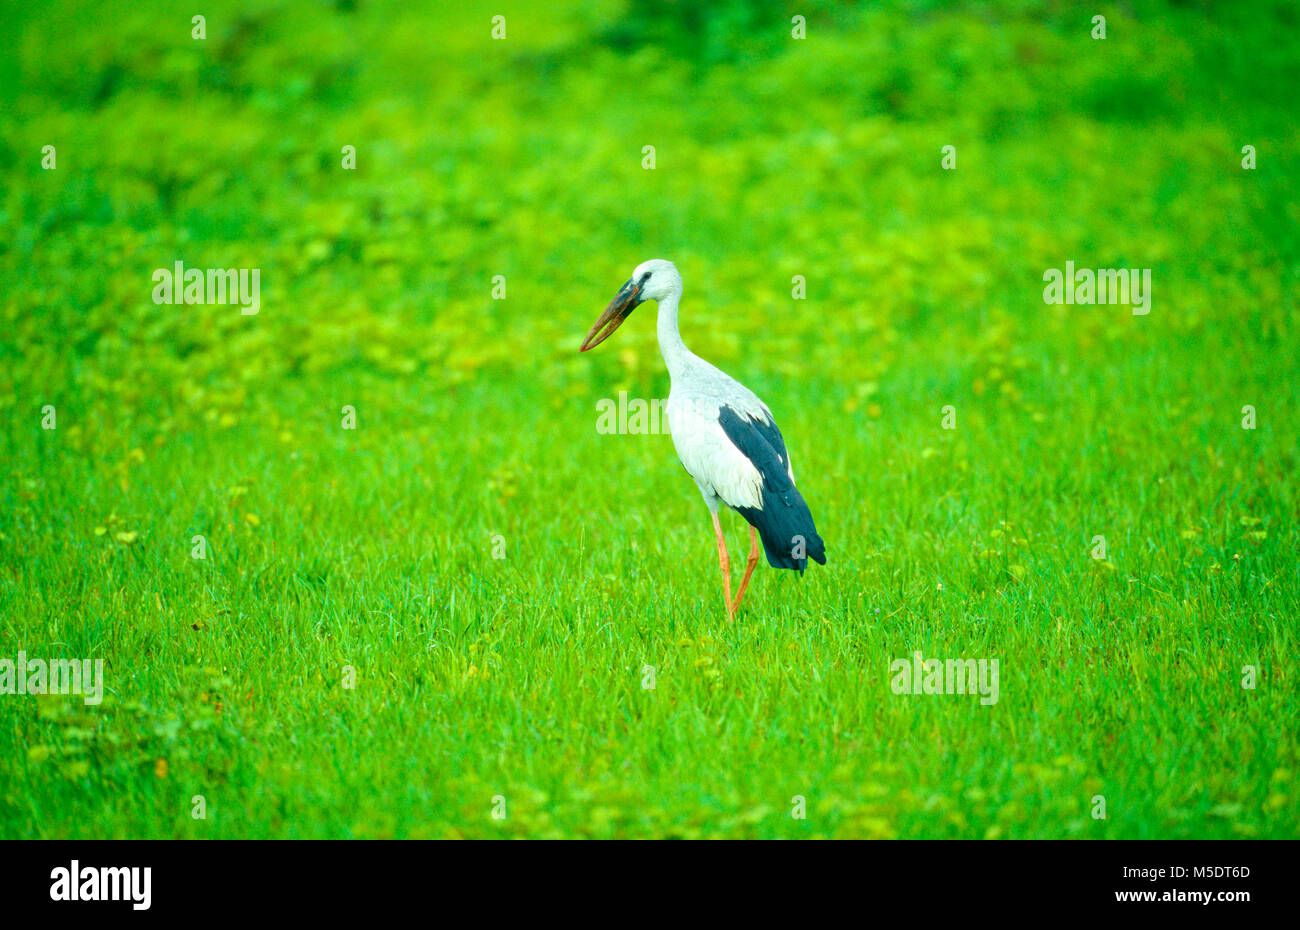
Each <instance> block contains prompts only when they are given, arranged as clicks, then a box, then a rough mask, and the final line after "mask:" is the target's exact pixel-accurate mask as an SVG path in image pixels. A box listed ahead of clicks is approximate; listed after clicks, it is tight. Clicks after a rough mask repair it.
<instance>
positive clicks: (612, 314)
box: [578, 278, 641, 352]
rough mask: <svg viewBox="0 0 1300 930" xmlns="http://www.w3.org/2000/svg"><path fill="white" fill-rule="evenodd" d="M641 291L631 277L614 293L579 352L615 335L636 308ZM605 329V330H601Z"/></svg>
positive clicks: (592, 347)
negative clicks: (615, 331)
mask: <svg viewBox="0 0 1300 930" xmlns="http://www.w3.org/2000/svg"><path fill="white" fill-rule="evenodd" d="M640 293H641V288H639V287H637V286H635V285H634V284H633V283H632V279H631V278H629V279H628V281H627V283H626V284H624V285H623V287H622V288H621V289H620V290H619V292H618V293H617V294H616V295H614V299H613V300H611V301H610V302H609V306H608V307H606V308H605V312H604V313H602V314H601V315H600V319H599V320H597V321H596V325H595V326H593V327H592V328H591V332H589V333H587V338H586V339H584V340H583V341H582V346H581V347H580V348H579V349H578V351H579V352H586V351H587V350H588V349H594V348H595V347H596V346H598V345H600V344H601V343H602V342H604V341H605V340H606V339H608V338H609V337H610V336H612V335H614V330H616V329H618V328H619V327H620V326H622V325H623V321H624V320H626V319H627V318H628V315H629V314H631V312H632V311H633V310H635V309H636V305H637V303H638V301H637V295H639V294H640ZM602 329H604V332H601V330H602Z"/></svg>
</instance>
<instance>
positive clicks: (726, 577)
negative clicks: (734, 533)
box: [713, 513, 736, 620]
mask: <svg viewBox="0 0 1300 930" xmlns="http://www.w3.org/2000/svg"><path fill="white" fill-rule="evenodd" d="M713 533H714V535H715V536H717V537H718V565H719V566H720V567H721V568H722V598H723V602H724V603H725V604H726V605H727V619H728V620H734V619H736V606H735V605H734V604H732V603H731V556H729V555H727V541H726V540H725V539H723V538H722V524H721V523H719V522H718V515H717V514H716V513H715V514H714V515H713Z"/></svg>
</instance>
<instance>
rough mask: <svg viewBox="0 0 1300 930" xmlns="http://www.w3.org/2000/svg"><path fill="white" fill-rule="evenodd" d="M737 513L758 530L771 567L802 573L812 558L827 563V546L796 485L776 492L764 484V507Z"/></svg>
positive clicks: (786, 485)
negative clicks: (818, 533)
mask: <svg viewBox="0 0 1300 930" xmlns="http://www.w3.org/2000/svg"><path fill="white" fill-rule="evenodd" d="M736 512H737V513H739V514H740V515H741V516H742V517H744V518H745V519H746V520H748V521H749V523H750V525H751V526H753V527H754V529H756V530H758V537H759V539H761V540H763V551H764V552H765V553H766V554H767V564H768V565H771V566H772V567H773V568H790V569H793V570H794V571H797V572H800V573H802V572H803V570H804V569H805V568H807V567H808V559H812V560H813V561H814V562H816V563H817V564H818V565H825V564H826V544H825V543H824V542H823V541H822V538H821V537H820V536H818V535H817V527H816V526H815V525H813V518H812V513H811V512H810V511H809V510H808V505H807V504H806V503H804V499H803V495H802V494H800V493H799V489H798V488H796V487H795V486H794V485H793V484H789V483H785V487H783V488H779V489H773V488H771V487H768V485H767V483H766V482H764V485H763V508H762V509H761V510H758V509H755V508H753V507H737V508H736Z"/></svg>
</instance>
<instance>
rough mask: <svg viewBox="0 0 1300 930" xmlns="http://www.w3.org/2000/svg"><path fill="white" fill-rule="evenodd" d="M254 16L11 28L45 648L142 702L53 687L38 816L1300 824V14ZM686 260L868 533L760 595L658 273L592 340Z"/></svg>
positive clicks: (20, 444) (778, 576)
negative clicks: (987, 698)
mask: <svg viewBox="0 0 1300 930" xmlns="http://www.w3.org/2000/svg"><path fill="white" fill-rule="evenodd" d="M209 6H210V7H211V10H210V12H208V13H207V16H208V30H209V32H208V35H209V38H208V39H207V41H206V43H198V42H194V41H193V40H191V39H190V38H189V23H188V15H189V14H186V15H184V16H180V15H179V14H175V13H174V12H171V11H166V10H164V9H163V7H162V5H159V6H158V8H153V7H151V6H150V5H148V4H146V5H140V4H132V5H130V6H127V7H124V8H123V9H121V10H120V11H117V12H109V13H105V14H104V16H103V17H102V19H103V21H102V22H96V23H93V24H84V23H82V22H81V20H80V19H78V18H77V16H76V15H74V14H73V13H71V12H69V13H62V12H60V11H59V10H58V9H57V8H56V9H55V10H52V11H51V12H49V13H48V14H45V13H43V14H42V15H41V16H40V17H31V18H29V19H26V20H16V21H15V22H14V23H12V24H11V25H12V30H11V31H12V32H13V34H15V35H16V36H17V42H16V45H15V47H16V49H18V53H17V54H16V55H15V58H14V62H13V63H11V64H9V65H6V66H5V67H8V68H10V69H11V70H12V71H13V72H14V74H13V76H12V77H13V79H12V80H8V79H6V80H4V81H3V83H4V86H5V87H6V88H7V89H6V91H5V93H6V96H5V97H4V99H3V100H2V101H0V102H2V103H3V107H2V108H0V170H3V173H4V174H3V181H0V219H3V228H4V229H5V235H4V237H3V239H0V279H2V280H4V281H5V287H4V294H3V303H0V314H2V319H0V322H2V323H3V335H0V360H3V365H2V366H0V417H2V421H0V422H2V423H3V427H2V428H0V464H3V466H4V467H3V472H2V473H3V478H0V658H4V657H10V658H12V657H13V656H14V655H15V654H16V653H17V651H18V650H19V649H23V650H25V651H26V652H27V653H28V655H29V656H42V657H50V658H54V657H64V656H66V657H86V658H103V659H104V660H105V665H106V674H107V694H106V697H105V700H104V703H103V704H102V705H100V706H99V707H89V708H88V707H85V706H84V705H83V703H82V702H81V700H80V699H77V698H73V697H42V698H35V697H30V696H16V695H0V836H4V837H128V836H129V837H134V836H145V837H171V836H178V837H195V838H207V837H214V838H215V837H220V838H226V837H262V836H273V837H377V836H397V837H448V836H466V837H496V836H501V837H547V836H555V837H573V836H582V837H626V836H633V837H649V836H655V837H661V836H675V837H713V836H726V837H909V838H910V837H976V838H979V837H1005V838H1022V837H1077V838H1120V837H1130V838H1156V837H1212V838H1218V837H1223V838H1228V837H1242V836H1246V837H1288V838H1295V837H1296V836H1297V830H1298V828H1297V824H1298V823H1300V817H1298V816H1297V815H1298V814H1300V783H1298V782H1297V777H1296V776H1297V772H1300V747H1298V746H1297V733H1298V732H1300V727H1298V726H1297V724H1298V723H1300V686H1298V684H1300V683H1298V682H1297V678H1296V675H1297V660H1298V659H1300V644H1298V642H1297V619H1298V618H1300V577H1298V568H1300V559H1298V558H1297V552H1298V551H1300V532H1298V531H1297V521H1296V518H1297V515H1300V493H1298V491H1297V484H1296V479H1295V468H1296V461H1297V452H1298V451H1300V450H1298V449H1297V433H1296V424H1297V422H1298V419H1297V412H1298V411H1297V404H1298V402H1300V382H1298V379H1297V377H1296V371H1295V365H1296V359H1297V358H1300V351H1298V350H1300V345H1298V340H1297V335H1296V330H1295V327H1296V323H1295V321H1296V301H1295V297H1294V295H1295V293H1296V285H1297V283H1298V282H1297V271H1298V270H1300V235H1297V232H1296V230H1297V221H1298V220H1300V212H1298V208H1297V204H1300V185H1298V184H1297V179H1298V178H1300V157H1298V156H1297V154H1296V152H1297V151H1300V149H1298V147H1297V143H1300V135H1298V134H1297V131H1296V127H1295V121H1294V118H1293V113H1294V106H1293V101H1292V99H1291V97H1292V94H1293V92H1292V91H1291V90H1290V88H1293V87H1295V86H1296V85H1297V79H1300V74H1297V70H1298V69H1300V66H1298V65H1297V62H1300V56H1297V55H1296V54H1295V52H1296V43H1295V41H1294V35H1295V31H1294V26H1295V22H1294V14H1293V13H1291V12H1289V9H1288V7H1286V6H1285V5H1283V4H1269V3H1260V4H1253V5H1249V6H1250V10H1249V12H1247V11H1243V10H1241V9H1240V8H1239V7H1238V6H1237V5H1232V6H1230V7H1229V8H1227V9H1218V8H1201V7H1199V6H1194V7H1192V8H1190V9H1185V8H1183V7H1181V6H1165V5H1162V4H1153V3H1138V4H1133V8H1134V9H1135V10H1136V12H1135V13H1133V14H1129V13H1127V12H1125V9H1126V8H1124V9H1121V8H1117V7H1103V8H1101V9H1100V12H1103V13H1105V14H1106V15H1107V17H1108V22H1109V25H1108V34H1109V37H1108V39H1107V40H1106V41H1105V42H1094V41H1093V40H1091V39H1090V38H1088V30H1089V28H1090V23H1089V21H1090V17H1091V15H1092V13H1091V12H1089V13H1088V14H1087V15H1086V16H1083V15H1082V14H1080V16H1079V17H1075V16H1073V14H1069V13H1068V12H1062V10H1060V9H1058V8H1057V7H1056V6H1055V5H1051V4H1038V3H1023V4H1016V5H1015V8H1014V10H1013V11H1011V12H1007V11H1005V10H1003V9H1002V7H1001V5H995V6H989V7H980V8H977V9H976V11H975V12H970V13H960V12H953V11H950V10H948V9H947V8H946V7H944V6H941V5H934V6H931V5H928V4H921V5H918V8H915V9H914V8H902V9H897V10H895V9H888V10H884V11H871V12H858V11H854V10H849V9H848V8H841V7H838V6H835V5H832V4H829V3H818V4H812V5H810V6H808V8H807V9H806V10H793V11H792V12H803V13H804V15H806V16H808V18H809V38H808V39H807V40H806V41H805V42H802V43H800V42H792V41H787V40H785V39H784V38H779V39H778V40H775V41H774V40H773V39H772V37H771V35H769V34H767V33H766V32H764V30H767V29H769V27H771V28H776V29H784V30H786V32H785V33H784V34H788V28H787V26H785V25H783V24H785V23H788V19H789V16H788V15H787V16H782V17H777V18H776V19H775V21H774V22H775V26H772V25H771V23H770V22H768V21H765V20H764V18H763V16H761V15H759V14H756V13H753V12H752V11H750V10H748V8H747V7H746V5H745V4H739V3H737V4H724V5H722V6H720V7H719V8H718V10H719V12H718V13H717V15H716V17H713V18H712V19H710V20H709V24H703V25H702V24H700V23H694V22H684V23H683V22H676V21H673V20H672V19H671V18H669V19H667V20H664V21H659V22H656V23H655V24H654V28H644V27H645V25H646V24H645V22H644V21H643V18H644V17H646V16H648V15H650V14H648V13H647V12H646V11H645V9H644V5H642V4H632V5H631V6H630V7H629V8H628V9H626V10H625V9H624V8H623V7H622V6H620V5H619V4H606V5H597V6H586V5H583V6H575V7H574V8H571V9H566V8H559V9H557V8H555V6H554V5H551V4H546V5H541V4H538V5H536V6H534V5H532V4H522V3H516V4H508V5H506V6H504V7H502V9H501V10H499V11H498V10H495V9H494V10H492V11H489V12H482V11H480V10H475V9H472V8H468V7H457V6H455V5H453V6H450V7H443V6H438V7H436V8H432V9H428V10H425V9H420V8H413V7H412V6H411V5H409V4H397V3H365V2H362V3H361V4H359V8H358V10H357V11H356V12H352V13H349V12H339V11H335V10H332V9H330V8H328V7H324V6H322V5H320V4H308V3H303V4H291V3H283V4H281V5H280V6H278V7H275V8H274V9H272V10H270V11H269V12H266V13H264V14H256V15H252V16H248V15H244V16H243V18H239V17H240V14H239V13H238V12H236V11H237V10H238V9H240V5H238V4H227V3H213V4H209ZM1243 6H1245V5H1243ZM1067 9H1068V8H1067ZM495 12H502V13H504V14H505V15H506V16H507V20H508V24H509V39H508V40H507V41H506V42H504V43H493V42H491V41H490V40H489V39H488V38H487V37H488V33H489V29H490V22H489V21H490V16H491V14H492V13H495ZM1076 19H1078V20H1079V21H1077V22H1076V21H1075V20H1076ZM710 24H711V25H710ZM92 27H93V28H92ZM701 30H704V31H703V32H701ZM729 30H735V32H731V31H729ZM730 35H734V36H735V41H734V42H733V41H727V40H726V37H727V36H730ZM778 35H783V34H781V33H778ZM719 37H722V38H719ZM45 144H55V145H56V146H57V148H58V159H59V161H58V164H59V167H58V169H57V170H56V171H42V170H41V169H40V150H41V146H42V145H45ZM344 144H353V145H356V146H357V149H358V169H357V170H356V171H355V172H345V171H342V170H340V168H339V149H340V147H341V146H342V145H344ZM646 144H654V145H656V146H657V149H658V167H657V168H656V170H654V171H644V170H642V168H641V147H642V146H643V145H646ZM947 144H953V145H955V146H956V147H957V150H958V168H957V170H956V171H951V172H948V171H942V170H940V168H939V161H940V149H941V147H942V146H943V145H947ZM1245 144H1252V145H1255V146H1256V148H1257V150H1258V152H1259V166H1258V168H1257V169H1256V170H1254V171H1244V170H1242V168H1241V154H1240V150H1241V147H1242V146H1243V145H1245ZM652 257H664V258H669V259H672V260H674V261H675V262H676V263H677V264H678V266H679V268H680V269H681V271H682V273H683V276H684V278H685V288H686V290H685V297H684V300H683V305H682V326H683V333H684V336H685V339H686V341H687V344H688V345H690V346H691V347H692V348H693V349H694V350H695V351H696V352H698V353H700V354H701V355H703V356H704V357H706V358H708V359H710V360H712V361H714V362H715V363H716V364H718V365H720V366H721V367H722V368H723V369H725V370H727V371H728V372H730V373H731V374H733V375H734V376H736V377H738V378H739V379H740V380H742V381H743V382H744V383H746V384H748V385H749V386H750V387H752V388H753V389H754V390H755V391H756V392H757V393H758V394H759V395H760V396H762V397H764V398H765V399H766V400H767V401H768V403H769V405H770V406H771V407H772V409H773V411H774V412H775V414H776V416H777V418H778V421H779V422H780V423H781V425H782V429H783V431H784V433H785V436H786V440H787V442H788V444H789V446H790V450H791V454H792V456H793V459H794V464H795V470H796V474H797V475H798V477H799V481H800V487H801V489H802V490H803V493H804V495H805V497H806V498H807V499H808V501H809V504H810V506H811V507H812V510H813V513H814V514H815V516H816V518H817V522H818V528H819V530H820V531H821V534H822V535H823V536H824V537H825V539H826V542H827V550H828V557H829V564H828V565H827V566H826V567H825V568H821V567H818V566H812V568H811V569H810V571H809V572H808V573H807V574H806V575H805V576H804V577H803V578H802V579H799V578H796V577H795V576H794V575H793V574H792V573H789V572H777V571H774V570H772V569H769V568H768V567H767V566H766V565H765V564H764V565H760V567H759V569H758V571H757V572H756V574H755V578H754V581H753V584H752V586H751V591H750V593H749V595H748V596H747V598H746V602H745V604H744V606H743V607H742V608H741V612H740V614H739V616H738V618H737V621H736V623H735V624H729V623H728V622H727V619H726V614H725V611H724V609H723V607H722V601H721V594H720V591H719V583H718V578H717V564H716V557H715V552H714V543H713V538H712V533H711V528H710V525H709V519H708V515H707V512H706V510H705V508H704V507H703V505H702V502H701V500H700V498H699V495H698V492H697V491H696V489H695V487H694V484H693V482H692V481H691V480H690V479H689V477H688V476H686V475H685V473H684V472H683V471H682V469H681V468H680V466H679V465H678V463H677V460H676V457H675V454H674V451H673V449H672V443H671V440H670V439H669V437H667V436H608V435H601V434H599V433H598V432H597V431H596V428H595V424H596V419H597V413H596V403H597V401H599V400H601V399H602V398H613V397H617V392H618V391H619V390H627V391H628V392H629V393H630V394H631V395H632V396H634V397H647V398H648V397H662V396H666V394H667V390H668V382H667V376H666V373H665V372H664V371H663V367H662V363H661V362H660V360H659V358H658V352H657V346H656V345H655V341H654V320H653V313H654V309H653V307H652V306H646V307H643V308H642V309H641V310H640V311H639V312H638V313H636V314H634V315H633V317H632V318H631V319H630V320H629V321H628V323H627V324H626V325H625V326H624V327H623V329H622V330H620V331H619V333H618V334H617V335H616V336H615V337H613V339H611V340H610V341H609V342H608V343H606V344H604V345H602V346H601V347H600V348H599V349H597V350H595V351H594V352H592V353H590V354H589V355H579V354H578V353H577V351H576V349H577V345H578V343H579V342H580V341H581V338H582V336H583V335H584V334H585V333H586V331H587V328H588V327H589V326H590V325H591V323H592V322H593V321H594V319H595V317H596V315H597V314H598V313H599V311H600V309H601V308H602V307H603V306H604V305H605V303H606V302H607V301H608V300H609V298H610V297H611V296H612V295H613V293H614V291H615V290H616V289H617V288H618V286H619V285H620V284H621V283H622V282H623V281H624V280H625V279H626V277H627V275H628V273H629V272H630V271H631V269H632V268H633V267H634V266H635V265H636V264H637V263H638V262H640V261H642V260H644V259H647V258H652ZM176 260H183V261H185V263H186V264H187V265H188V266H191V267H259V268H261V269H262V310H261V312H260V314H258V315H257V316H255V317H245V316H241V315H240V314H239V311H238V309H237V308H234V307H213V306H190V307H174V306H155V305H154V304H153V303H152V302H151V301H150V299H149V295H150V293H151V290H152V282H151V280H150V275H151V272H152V270H153V269H154V268H158V267H170V265H171V263H173V262H174V261H176ZM1067 260H1073V261H1074V262H1075V263H1076V264H1078V265H1080V266H1089V267H1094V268H1096V267H1138V268H1151V269H1152V272H1153V273H1152V278H1153V292H1154V293H1153V301H1152V310H1151V313H1150V315H1148V316H1134V315H1133V314H1132V313H1131V312H1130V310H1129V309H1128V308H1127V307H1117V306H1096V307H1086V306H1048V305H1045V304H1044V303H1043V300H1042V289H1043V281H1042V274H1043V271H1044V270H1045V269H1047V268H1053V267H1057V268H1059V267H1062V266H1063V265H1064V263H1065V261H1067ZM497 274H503V275H505V276H506V278H507V282H508V299H506V300H505V301H493V300H492V299H491V297H490V294H491V288H492V278H493V276H494V275H497ZM793 275H804V276H805V277H806V278H807V282H808V284H807V290H808V299H807V300H806V301H802V302H798V301H793V300H791V299H790V290H791V284H790V281H791V277H792V276H793ZM46 404H51V405H54V406H55V408H56V409H57V416H58V428H57V429H55V430H44V429H42V428H41V410H42V407H43V406H44V405H46ZM949 404H950V405H953V406H954V407H955V408H956V411H957V428H956V429H955V430H945V429H942V428H941V419H942V414H941V409H942V408H943V407H944V406H945V405H949ZM1247 404H1249V405H1252V406H1254V407H1255V408H1256V411H1257V418H1258V423H1257V428H1256V429H1254V430H1246V429H1243V428H1242V427H1241V420H1242V412H1241V411H1242V407H1243V406H1244V405H1247ZM344 405H353V406H355V408H356V411H357V420H358V425H357V428H356V429H355V430H344V429H342V428H341V419H342V413H341V410H342V408H343V406H344ZM724 526H725V527H726V528H727V529H728V530H729V534H730V542H731V547H732V552H733V562H735V563H739V562H740V561H741V558H740V556H741V554H742V553H743V545H744V542H745V538H746V537H745V533H744V529H743V522H742V521H740V519H739V518H737V517H730V518H729V519H727V520H726V522H724ZM196 534H202V535H203V536H205V537H206V539H207V540H208V541H209V544H210V547H211V551H210V555H209V558H208V559H206V560H195V559H193V558H191V555H190V553H191V546H192V544H191V539H192V537H193V536H194V535H196ZM1098 535H1102V536H1104V537H1105V539H1106V545H1107V549H1108V558H1107V559H1106V560H1097V559H1094V558H1093V557H1092V555H1091V551H1092V549H1093V545H1094V544H1093V538H1094V537H1095V536H1098ZM498 537H499V539H498ZM501 544H504V555H505V557H504V558H495V557H494V548H495V547H499V546H500V545H501ZM914 650H920V651H921V652H923V653H924V655H925V656H927V657H938V658H957V657H972V658H996V659H998V661H999V663H1000V672H1001V675H1000V677H1001V682H1000V684H1001V688H1000V690H1001V697H1000V700H999V702H998V703H997V704H996V705H994V706H992V707H985V706H981V705H980V703H979V702H978V699H977V698H975V697H971V696H956V695H954V696H899V695H895V694H893V693H892V691H891V689H890V678H891V676H890V672H889V664H890V662H891V661H892V660H894V659H896V658H900V657H908V656H910V655H911V654H912V652H913V651H914ZM647 665H648V666H653V667H654V669H655V680H656V687H655V688H654V689H653V690H647V689H644V688H643V687H642V681H643V675H644V671H643V669H644V667H645V666H647ZM348 666H351V667H352V668H353V669H355V673H356V681H355V687H354V688H350V689H349V688H345V687H343V682H344V674H345V672H344V670H345V668H346V667H348ZM1244 666H1255V667H1257V669H1258V681H1257V685H1256V687H1255V688H1254V689H1253V690H1249V689H1243V687H1242V669H1243V667H1244ZM195 795H202V796H204V798H205V799H206V802H207V805H208V816H207V819H206V820H195V819H193V818H192V817H191V808H192V803H191V799H192V798H193V797H194V796H195ZM796 795H798V796H803V797H804V798H806V799H807V818H806V819H803V820H798V819H794V818H792V817H791V816H790V813H791V799H792V798H793V797H794V796H796ZM1095 795H1102V796H1104V797H1105V799H1106V814H1107V816H1106V819H1104V820H1097V819H1094V818H1093V817H1092V816H1091V810H1092V807H1093V802H1092V798H1093V797H1094V796H1095ZM496 796H503V797H504V798H505V809H506V813H507V816H506V817H505V819H494V818H493V817H492V809H493V804H494V800H493V799H494V798H495V797H496Z"/></svg>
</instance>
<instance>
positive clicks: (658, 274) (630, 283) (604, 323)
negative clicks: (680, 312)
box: [579, 258, 682, 352]
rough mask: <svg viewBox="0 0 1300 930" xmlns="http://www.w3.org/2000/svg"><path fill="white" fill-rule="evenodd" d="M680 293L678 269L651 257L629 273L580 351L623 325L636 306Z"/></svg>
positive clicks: (600, 340) (603, 339)
mask: <svg viewBox="0 0 1300 930" xmlns="http://www.w3.org/2000/svg"><path fill="white" fill-rule="evenodd" d="M681 292H682V276H681V275H679V274H678V273H677V266H676V265H674V264H673V263H672V262H666V261H664V260H663V259H662V258H652V259H651V260H650V261H648V262H642V263H641V264H639V265H637V266H636V270H635V271H633V272H632V277H630V278H628V279H627V283H626V284H624V285H623V287H622V288H620V289H619V292H618V293H617V294H615V295H614V299H613V300H611V301H610V302H609V306H608V307H606V308H605V312H604V313H602V314H601V315H600V319H598V320H597V321H596V325H595V326H593V327H592V328H591V332H589V333H587V338H586V339H584V340H583V342H582V347H581V349H580V350H579V351H582V352H586V351H587V350H588V349H594V348H595V347H596V346H598V345H600V344H601V343H602V342H604V341H605V340H606V339H608V338H609V337H610V336H612V335H614V330H616V329H618V328H619V327H620V326H622V325H623V321H624V320H626V319H627V318H628V317H629V316H630V315H631V314H632V311H633V310H635V309H636V308H637V307H638V306H640V305H641V304H643V303H645V302H646V301H647V300H663V299H664V298H665V297H668V296H669V295H671V294H680V293H681Z"/></svg>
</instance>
